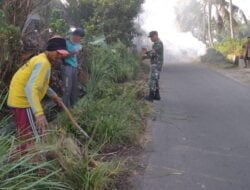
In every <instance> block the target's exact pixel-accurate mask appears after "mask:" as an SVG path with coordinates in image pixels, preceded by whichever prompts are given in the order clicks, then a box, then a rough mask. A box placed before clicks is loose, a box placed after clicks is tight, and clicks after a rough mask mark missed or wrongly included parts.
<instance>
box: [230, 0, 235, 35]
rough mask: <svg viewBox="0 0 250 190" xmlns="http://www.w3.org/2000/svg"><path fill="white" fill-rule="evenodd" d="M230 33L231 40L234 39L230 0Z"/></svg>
mask: <svg viewBox="0 0 250 190" xmlns="http://www.w3.org/2000/svg"><path fill="white" fill-rule="evenodd" d="M229 4H230V6H229V7H230V12H229V13H230V31H231V38H232V39H234V27H233V5H232V0H230V3H229Z"/></svg>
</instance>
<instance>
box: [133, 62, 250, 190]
mask: <svg viewBox="0 0 250 190" xmlns="http://www.w3.org/2000/svg"><path fill="white" fill-rule="evenodd" d="M161 88H162V89H161V92H162V101H161V102H158V103H154V104H155V106H156V113H155V116H154V117H155V121H152V142H151V143H149V145H148V148H147V150H146V153H145V154H146V158H147V164H148V166H147V168H146V171H145V174H144V176H141V177H139V179H136V184H135V189H138V190H250V88H249V87H246V86H244V85H242V84H240V83H238V82H236V81H234V80H232V79H229V78H227V77H225V76H223V75H221V74H219V73H217V72H215V71H212V70H209V69H208V68H205V67H202V66H197V65H193V64H174V65H168V66H167V69H166V70H165V71H164V72H163V73H162V76H161Z"/></svg>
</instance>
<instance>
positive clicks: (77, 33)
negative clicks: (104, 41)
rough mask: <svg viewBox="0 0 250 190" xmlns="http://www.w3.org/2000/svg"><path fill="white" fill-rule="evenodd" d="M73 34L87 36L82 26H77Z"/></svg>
mask: <svg viewBox="0 0 250 190" xmlns="http://www.w3.org/2000/svg"><path fill="white" fill-rule="evenodd" d="M72 35H74V36H80V37H84V36H85V32H84V30H83V29H82V28H76V29H75V30H74V31H73V32H72Z"/></svg>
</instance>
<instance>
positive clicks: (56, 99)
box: [52, 96, 63, 106]
mask: <svg viewBox="0 0 250 190" xmlns="http://www.w3.org/2000/svg"><path fill="white" fill-rule="evenodd" d="M52 100H53V101H54V102H55V103H56V104H58V105H59V106H61V105H62V103H63V101H62V98H60V97H59V96H54V97H52Z"/></svg>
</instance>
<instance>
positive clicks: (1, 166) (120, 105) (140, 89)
mask: <svg viewBox="0 0 250 190" xmlns="http://www.w3.org/2000/svg"><path fill="white" fill-rule="evenodd" d="M87 67H88V71H89V72H88V73H89V76H88V78H89V81H88V83H87V85H86V88H85V91H86V95H85V96H84V97H83V98H82V99H81V100H80V101H79V102H78V104H77V105H76V106H75V108H74V109H72V112H73V114H74V116H75V117H76V119H77V122H78V123H79V124H80V125H81V127H83V128H84V130H86V131H87V132H88V133H89V135H90V136H91V139H90V140H83V139H82V138H81V137H80V136H78V134H77V131H74V128H72V126H71V123H69V121H68V119H67V117H65V115H64V114H63V113H62V114H60V115H59V116H58V119H57V120H56V121H55V122H54V123H53V126H52V127H53V128H52V130H53V131H48V132H47V134H46V135H44V137H43V143H42V144H39V145H37V146H36V147H35V148H36V150H33V151H31V152H30V153H28V154H26V155H24V156H20V157H19V158H17V159H9V156H10V155H11V154H12V152H13V150H15V149H16V148H15V146H14V144H16V142H17V140H16V139H15V138H14V137H13V138H9V137H3V136H0V190H1V189H13V190H16V189H18V190H19V189H32V190H36V189H43V190H46V189H48V190H50V189H53V190H56V189H72V190H80V189H81V190H103V189H113V187H114V185H115V179H116V176H118V174H119V173H120V172H121V171H123V161H122V160H119V158H113V157H112V158H111V157H110V156H108V157H106V156H105V155H106V154H107V150H108V149H116V148H117V147H121V146H126V145H133V144H138V142H139V136H140V133H141V132H142V131H143V127H142V126H143V122H144V118H145V116H146V114H147V113H148V111H149V109H148V106H147V104H146V103H145V101H144V100H143V98H142V97H143V95H144V90H145V86H146V83H144V82H143V81H140V80H137V79H138V75H139V73H140V66H139V60H138V56H137V55H136V54H134V53H130V52H129V51H128V49H127V48H126V47H125V46H124V45H123V44H122V43H117V44H115V45H112V46H107V47H90V48H89V54H88V60H87ZM2 99H3V101H5V98H3V97H2ZM0 105H3V104H0ZM1 124H2V125H3V126H4V125H6V122H5V120H2V123H1V122H0V125H1ZM0 128H1V127H0ZM64 129H66V132H65V131H64ZM11 139H13V140H11ZM116 150H117V149H116ZM37 155H40V156H41V157H42V158H43V161H42V162H40V163H33V162H32V160H33V158H34V157H36V156H37ZM39 169H45V170H46V171H47V172H46V173H45V174H44V175H43V176H41V175H38V174H37V172H36V171H37V170H39Z"/></svg>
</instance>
